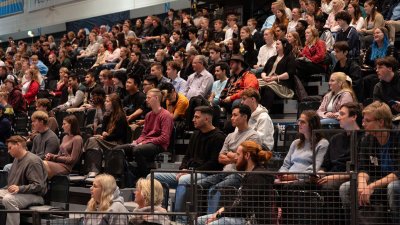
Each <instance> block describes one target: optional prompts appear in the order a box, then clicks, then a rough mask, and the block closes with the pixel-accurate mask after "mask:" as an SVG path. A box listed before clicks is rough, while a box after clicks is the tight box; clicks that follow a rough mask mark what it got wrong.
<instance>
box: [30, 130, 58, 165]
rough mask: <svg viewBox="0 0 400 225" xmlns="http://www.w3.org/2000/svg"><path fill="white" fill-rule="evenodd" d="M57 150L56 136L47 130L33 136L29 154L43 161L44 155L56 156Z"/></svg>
mask: <svg viewBox="0 0 400 225" xmlns="http://www.w3.org/2000/svg"><path fill="white" fill-rule="evenodd" d="M59 148H60V141H59V139H58V137H57V135H56V134H55V133H54V132H53V131H52V130H50V129H47V130H46V131H44V132H42V133H40V134H39V135H36V136H35V138H34V139H33V145H32V150H31V152H32V153H33V154H36V155H37V156H39V157H40V158H41V159H44V156H45V155H46V153H52V154H57V153H58V150H59Z"/></svg>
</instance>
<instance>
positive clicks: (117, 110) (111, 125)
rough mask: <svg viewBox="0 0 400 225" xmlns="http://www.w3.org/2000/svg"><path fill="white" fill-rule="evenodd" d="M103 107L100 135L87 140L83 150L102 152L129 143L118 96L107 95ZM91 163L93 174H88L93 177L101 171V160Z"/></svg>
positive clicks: (123, 113) (128, 129) (126, 125)
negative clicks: (104, 110)
mask: <svg viewBox="0 0 400 225" xmlns="http://www.w3.org/2000/svg"><path fill="white" fill-rule="evenodd" d="M104 105H105V109H106V113H105V115H104V117H103V124H102V133H101V134H100V135H94V136H93V137H91V138H89V139H88V140H87V142H86V144H85V150H88V149H95V150H100V151H104V150H107V149H112V148H113V147H115V146H117V145H121V144H126V143H128V142H130V141H131V140H130V138H131V135H129V133H130V127H129V125H128V122H127V121H126V115H125V112H124V110H123V108H122V104H121V100H120V98H119V96H118V95H117V94H115V93H112V94H110V95H107V97H106V101H105V103H104ZM93 161H94V162H93V163H92V166H89V171H90V172H94V173H89V175H91V176H95V175H96V174H97V173H98V172H100V169H101V160H100V162H99V161H98V160H96V159H93ZM89 164H90V163H89Z"/></svg>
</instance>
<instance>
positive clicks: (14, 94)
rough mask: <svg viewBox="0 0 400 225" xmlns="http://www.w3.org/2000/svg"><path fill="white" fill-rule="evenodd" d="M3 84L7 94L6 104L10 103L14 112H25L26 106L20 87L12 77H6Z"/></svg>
mask: <svg viewBox="0 0 400 225" xmlns="http://www.w3.org/2000/svg"><path fill="white" fill-rule="evenodd" d="M4 84H5V91H7V92H8V93H9V94H8V100H7V102H8V104H10V105H11V106H12V108H13V110H14V113H15V114H19V113H25V112H26V106H25V100H24V97H23V95H22V92H21V89H20V88H19V86H18V85H17V83H16V82H15V80H14V79H6V80H5V81H4Z"/></svg>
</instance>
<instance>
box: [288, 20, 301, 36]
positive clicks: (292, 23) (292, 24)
mask: <svg viewBox="0 0 400 225" xmlns="http://www.w3.org/2000/svg"><path fill="white" fill-rule="evenodd" d="M297 21H298V20H296V21H294V20H292V21H290V22H289V24H288V26H287V33H289V32H295V31H296V25H297Z"/></svg>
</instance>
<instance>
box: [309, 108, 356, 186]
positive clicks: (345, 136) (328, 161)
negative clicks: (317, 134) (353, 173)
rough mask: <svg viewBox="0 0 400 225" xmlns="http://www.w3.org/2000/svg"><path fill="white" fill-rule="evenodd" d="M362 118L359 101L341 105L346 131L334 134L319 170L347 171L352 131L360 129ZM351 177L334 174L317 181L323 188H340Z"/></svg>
mask: <svg viewBox="0 0 400 225" xmlns="http://www.w3.org/2000/svg"><path fill="white" fill-rule="evenodd" d="M360 118H361V107H360V105H359V104H358V103H356V102H348V103H345V104H343V105H342V106H341V107H340V110H339V117H338V120H339V124H340V127H341V128H342V129H344V130H345V132H341V133H338V134H335V135H333V136H332V138H331V139H330V141H329V143H330V144H329V146H328V150H327V152H326V153H325V156H324V161H323V162H322V165H321V168H320V171H318V172H346V163H347V161H350V147H351V146H350V143H351V136H352V134H353V132H352V131H357V130H360V127H359V126H358V124H357V121H358V120H359V119H360ZM360 136H361V135H360ZM360 136H357V137H360ZM349 179H350V176H349V175H339V174H334V175H328V176H324V177H322V178H320V179H319V180H318V181H317V183H318V185H321V187H322V189H330V190H338V189H339V187H340V185H341V184H342V183H343V182H345V181H347V180H349Z"/></svg>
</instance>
